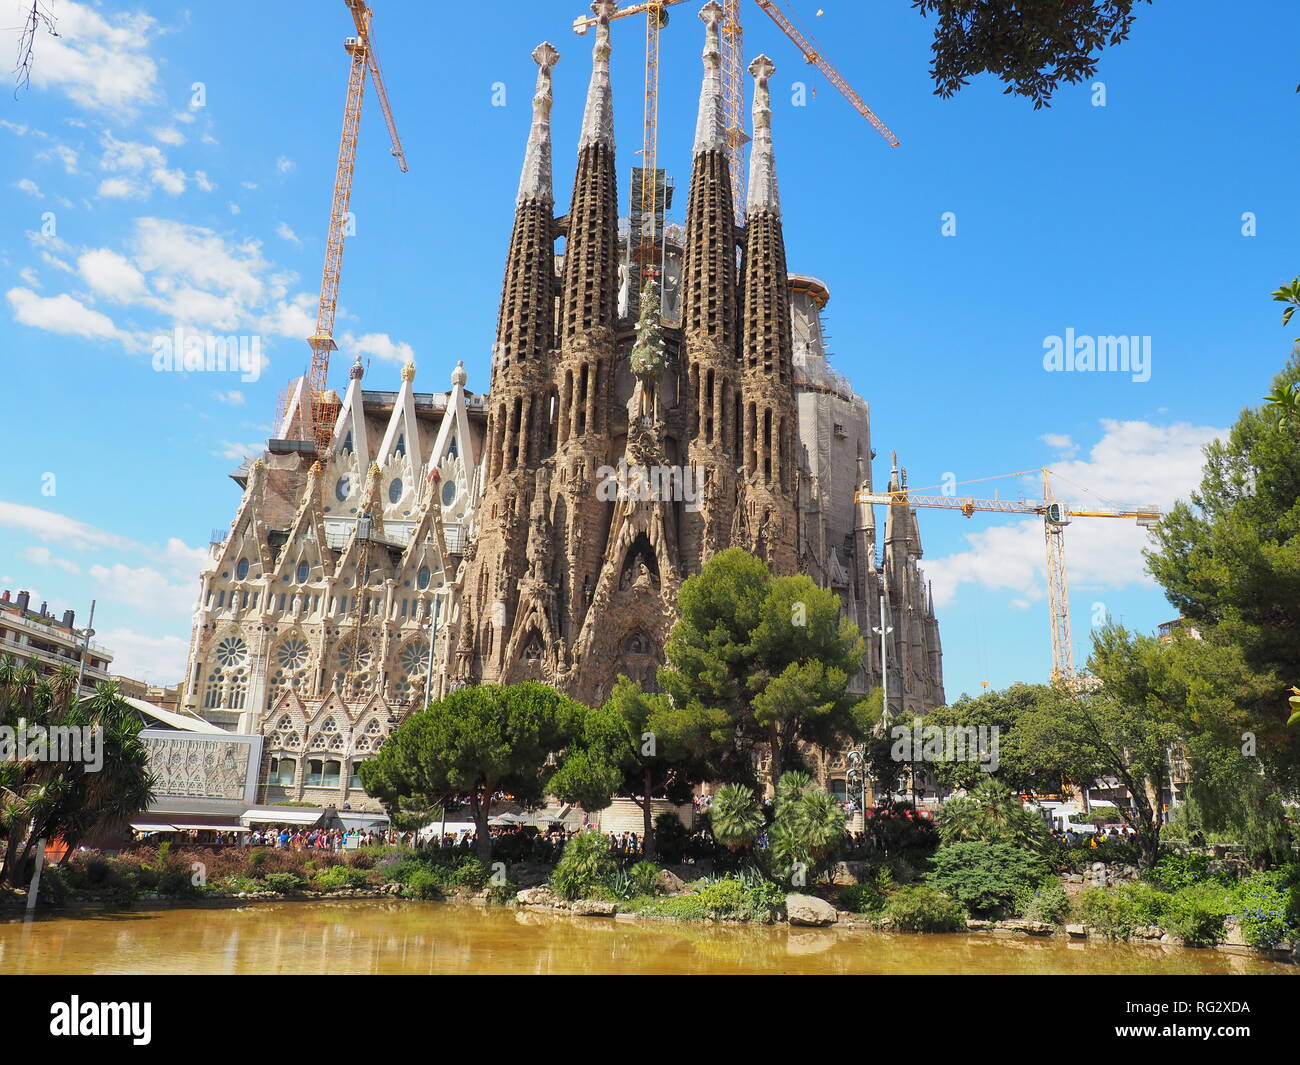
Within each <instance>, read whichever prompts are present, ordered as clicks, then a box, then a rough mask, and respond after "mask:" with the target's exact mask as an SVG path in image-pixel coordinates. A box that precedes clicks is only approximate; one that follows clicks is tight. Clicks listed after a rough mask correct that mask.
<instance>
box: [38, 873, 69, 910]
mask: <svg viewBox="0 0 1300 1065" xmlns="http://www.w3.org/2000/svg"><path fill="white" fill-rule="evenodd" d="M69 894H70V892H69V890H68V878H67V876H65V875H64V869H63V867H61V866H58V865H47V866H46V867H45V868H44V869H42V870H41V884H40V887H39V888H38V889H37V893H36V899H37V901H38V902H40V903H43V904H44V905H46V906H62V905H63V904H64V903H65V902H67V901H68V895H69Z"/></svg>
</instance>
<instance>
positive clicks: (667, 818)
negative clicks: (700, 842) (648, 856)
mask: <svg viewBox="0 0 1300 1065" xmlns="http://www.w3.org/2000/svg"><path fill="white" fill-rule="evenodd" d="M690 837H691V834H690V833H689V832H687V831H686V826H685V825H684V824H682V819H681V818H680V817H678V816H677V815H676V814H675V813H672V812H670V811H665V812H664V813H661V814H660V815H659V816H658V817H656V818H655V855H656V856H657V857H658V858H659V860H660V861H661V862H665V863H667V864H668V865H677V864H679V863H680V862H681V861H682V860H683V859H684V858H685V857H686V843H687V840H689V839H690Z"/></svg>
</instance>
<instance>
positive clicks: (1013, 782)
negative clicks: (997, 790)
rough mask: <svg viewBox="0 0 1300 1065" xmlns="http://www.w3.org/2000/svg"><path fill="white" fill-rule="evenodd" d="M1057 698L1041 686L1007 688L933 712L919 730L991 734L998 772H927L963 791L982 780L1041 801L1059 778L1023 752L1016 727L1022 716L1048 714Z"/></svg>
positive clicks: (973, 765) (943, 766) (969, 767)
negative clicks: (991, 731) (989, 730)
mask: <svg viewBox="0 0 1300 1065" xmlns="http://www.w3.org/2000/svg"><path fill="white" fill-rule="evenodd" d="M1061 698H1062V693H1061V692H1060V690H1059V689H1056V688H1053V687H1051V686H1049V685H1046V684H1013V685H1011V687H1009V688H1007V689H1005V690H1003V691H987V692H984V693H983V694H982V695H979V696H978V697H976V698H971V697H970V696H968V695H963V696H962V697H961V698H959V699H958V700H957V701H956V702H953V703H949V704H948V705H947V706H939V707H936V708H935V709H933V710H930V711H929V712H928V713H927V714H926V715H925V724H926V725H927V726H929V725H935V726H938V727H940V728H953V727H955V728H980V727H986V728H993V729H997V737H998V767H997V769H996V770H995V771H993V772H992V773H987V772H985V771H984V769H982V768H981V766H980V763H979V762H977V761H973V760H967V761H955V760H954V761H949V762H936V763H935V764H934V765H932V766H931V769H933V771H934V774H935V776H936V777H937V778H938V779H939V781H940V783H942V784H944V785H945V786H947V787H949V788H961V789H963V790H967V791H969V790H970V789H971V788H974V787H975V786H976V785H977V784H979V782H980V781H981V780H983V779H985V778H986V777H989V776H992V777H995V778H996V779H997V780H1000V781H1002V782H1003V783H1004V784H1006V785H1007V786H1008V787H1009V788H1010V789H1011V790H1012V791H1014V792H1016V793H1017V794H1030V795H1044V794H1050V793H1053V792H1056V791H1059V790H1060V786H1061V780H1060V776H1059V774H1057V773H1056V772H1054V771H1053V769H1052V768H1051V767H1050V766H1044V765H1043V764H1042V761H1041V759H1040V758H1039V757H1038V756H1037V754H1036V753H1035V752H1034V751H1033V750H1032V749H1027V748H1026V747H1025V736H1024V733H1023V732H1022V731H1021V729H1020V723H1021V721H1022V720H1024V719H1025V717H1026V716H1027V715H1032V714H1036V713H1039V712H1046V713H1051V712H1053V711H1054V710H1055V709H1056V708H1057V707H1058V706H1059V704H1060V701H1061Z"/></svg>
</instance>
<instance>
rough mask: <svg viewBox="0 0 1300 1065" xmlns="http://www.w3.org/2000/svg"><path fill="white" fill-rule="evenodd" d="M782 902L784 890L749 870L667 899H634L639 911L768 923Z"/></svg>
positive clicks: (783, 900) (704, 883)
mask: <svg viewBox="0 0 1300 1065" xmlns="http://www.w3.org/2000/svg"><path fill="white" fill-rule="evenodd" d="M784 906H785V892H784V891H783V890H782V889H781V887H780V886H779V885H777V884H774V883H773V882H772V881H770V880H768V879H767V878H766V877H764V876H762V875H761V874H757V873H754V872H752V871H750V872H747V873H744V874H741V875H730V876H725V877H722V878H720V879H718V880H710V881H705V882H703V883H702V884H701V885H700V886H699V887H698V889H697V890H696V891H693V892H692V893H691V894H689V895H680V896H678V897H676V898H671V899H650V898H644V899H638V900H636V906H635V908H636V909H637V910H639V912H641V913H647V914H654V915H657V916H659V917H676V918H678V919H679V920H702V919H704V918H713V919H715V920H716V919H723V918H730V919H733V920H740V921H754V922H757V923H762V924H770V923H771V922H772V921H774V920H775V919H776V918H777V917H778V916H779V915H780V913H781V911H782V909H783V908H784Z"/></svg>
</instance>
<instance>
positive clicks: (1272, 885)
mask: <svg viewBox="0 0 1300 1065" xmlns="http://www.w3.org/2000/svg"><path fill="white" fill-rule="evenodd" d="M1296 872H1300V867H1295V866H1292V867H1291V868H1290V869H1288V868H1283V869H1274V870H1272V871H1271V872H1267V873H1256V874H1255V875H1254V876H1251V877H1249V878H1248V879H1246V880H1243V881H1242V882H1241V883H1240V884H1238V885H1237V887H1236V890H1235V891H1234V892H1233V900H1234V908H1235V909H1236V911H1237V914H1238V920H1239V921H1240V924H1241V934H1242V936H1243V938H1244V939H1245V940H1246V942H1247V943H1249V944H1250V945H1251V946H1254V947H1265V948H1269V949H1271V948H1273V947H1277V946H1279V945H1281V944H1282V943H1284V942H1286V941H1287V940H1295V939H1300V885H1297V883H1296V882H1295V881H1296V879H1297V878H1296V876H1295V873H1296Z"/></svg>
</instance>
